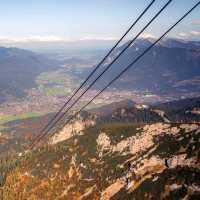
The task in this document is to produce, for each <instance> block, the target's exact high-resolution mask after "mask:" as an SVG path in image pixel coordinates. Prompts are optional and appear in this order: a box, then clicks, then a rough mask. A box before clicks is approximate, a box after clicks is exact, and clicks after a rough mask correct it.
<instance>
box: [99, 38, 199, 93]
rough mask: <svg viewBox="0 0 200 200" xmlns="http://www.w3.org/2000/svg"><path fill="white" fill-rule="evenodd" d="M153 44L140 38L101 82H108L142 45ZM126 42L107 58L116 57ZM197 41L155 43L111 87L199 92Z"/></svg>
mask: <svg viewBox="0 0 200 200" xmlns="http://www.w3.org/2000/svg"><path fill="white" fill-rule="evenodd" d="M150 44H152V40H149V39H139V40H137V41H136V42H135V44H133V45H132V46H131V47H130V48H129V49H128V50H127V52H126V53H125V54H124V55H123V56H122V57H121V58H120V59H119V61H118V62H117V63H116V64H114V66H113V69H112V70H110V71H109V73H108V74H107V78H104V80H103V81H102V83H103V82H105V81H109V80H110V79H111V77H113V75H116V74H117V73H118V72H119V71H121V70H122V69H123V68H124V67H126V66H127V65H128V64H129V63H131V62H132V61H133V60H134V59H135V58H136V57H137V56H138V55H140V54H141V53H142V52H143V50H144V48H146V47H148V46H149V45H150ZM126 45H127V43H126V44H124V45H123V46H121V47H119V48H118V49H117V50H116V51H115V52H114V53H113V54H112V55H111V56H110V58H109V60H111V59H113V58H115V57H116V56H117V55H118V54H119V52H120V51H121V50H122V49H123V48H124V47H125V46H126ZM199 77H200V43H199V42H196V43H195V42H182V41H179V40H165V41H163V42H161V43H159V44H158V45H156V46H155V47H154V48H153V49H152V50H151V51H150V52H149V53H147V54H146V55H145V56H144V57H143V59H142V60H141V61H139V62H137V63H136V64H135V65H134V66H133V67H132V68H131V69H130V70H129V71H128V72H127V73H126V74H125V75H123V76H122V77H121V79H120V80H119V81H117V82H116V84H114V85H113V87H116V88H120V89H129V90H134V89H137V90H142V91H146V90H149V91H151V92H156V93H159V94H160V93H174V92H176V93H177V92H179V93H184V92H198V91H199V89H200V86H199V85H200V84H199V79H200V78H199Z"/></svg>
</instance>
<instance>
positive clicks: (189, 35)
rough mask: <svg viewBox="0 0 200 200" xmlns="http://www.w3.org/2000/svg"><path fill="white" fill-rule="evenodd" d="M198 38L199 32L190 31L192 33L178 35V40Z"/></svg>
mask: <svg viewBox="0 0 200 200" xmlns="http://www.w3.org/2000/svg"><path fill="white" fill-rule="evenodd" d="M197 36H200V32H199V31H190V32H187V33H186V32H181V33H178V38H184V39H187V38H190V37H197Z"/></svg>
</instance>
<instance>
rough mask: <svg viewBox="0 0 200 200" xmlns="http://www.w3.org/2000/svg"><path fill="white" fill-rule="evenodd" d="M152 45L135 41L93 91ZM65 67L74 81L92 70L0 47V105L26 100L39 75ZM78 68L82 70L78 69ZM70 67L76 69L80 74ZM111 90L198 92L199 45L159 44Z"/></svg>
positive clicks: (199, 78) (172, 40)
mask: <svg viewBox="0 0 200 200" xmlns="http://www.w3.org/2000/svg"><path fill="white" fill-rule="evenodd" d="M153 41H154V40H153V39H138V40H137V41H136V42H135V44H133V45H132V46H131V47H130V48H129V49H128V50H127V52H126V53H125V54H124V55H123V56H122V57H121V58H120V59H119V61H118V62H116V64H114V65H113V67H112V70H109V72H108V73H107V74H106V75H105V77H104V78H103V81H102V82H98V84H97V85H96V88H100V87H102V85H103V84H105V83H107V82H108V81H109V80H111V78H112V77H113V76H115V75H116V74H118V73H119V71H121V70H122V69H123V68H124V67H126V66H127V65H128V64H129V63H130V62H131V61H133V60H134V58H136V57H137V56H138V55H139V54H140V53H141V52H143V50H144V48H146V47H148V46H149V45H150V44H152V42H153ZM126 45H127V43H126V44H124V45H122V46H120V47H119V48H118V49H116V50H115V51H114V52H113V53H112V55H111V56H110V58H109V59H108V60H109V62H110V61H111V60H112V59H113V58H114V57H116V55H117V54H119V52H120V51H121V50H122V49H123V48H124V47H125V46H126ZM80 61H81V62H80ZM76 62H78V63H77V65H76ZM91 63H92V62H91ZM66 64H67V65H68V66H69V72H68V73H73V75H74V76H76V77H77V78H78V79H83V77H85V76H87V74H88V73H89V71H90V70H92V69H90V68H87V66H86V65H87V62H85V61H84V62H83V61H82V59H81V60H80V59H77V58H76V59H74V58H72V59H68V60H67V61H65V62H64V61H63V63H62V61H60V60H56V59H50V58H48V57H46V56H44V55H40V54H38V53H34V52H31V51H27V50H22V49H18V48H5V47H0V102H3V101H4V100H6V99H8V98H9V97H10V96H11V97H24V96H26V94H27V91H28V90H29V89H31V88H33V87H35V80H36V78H37V76H38V75H39V74H40V73H42V72H46V71H50V70H57V69H58V66H63V65H66ZM82 65H84V66H85V67H82V68H81V66H82ZM70 66H71V68H70ZM73 66H80V70H78V69H77V67H73ZM105 66H106V65H105ZM105 66H104V67H105ZM73 70H74V71H73ZM112 87H113V88H118V89H124V90H135V89H136V90H141V91H150V92H153V93H158V94H163V93H181V94H182V93H188V92H198V91H200V42H198V41H197V42H196V41H187V42H186V41H182V40H175V39H165V40H163V41H162V42H160V43H159V44H158V45H156V46H155V48H153V49H152V50H151V51H150V52H149V53H148V54H147V55H146V56H144V57H143V59H142V60H141V61H139V62H138V63H136V65H134V66H133V68H132V69H130V70H129V71H128V72H127V73H126V74H125V75H124V76H122V77H121V78H120V80H118V81H117V82H116V83H115V84H114V85H113V86H112Z"/></svg>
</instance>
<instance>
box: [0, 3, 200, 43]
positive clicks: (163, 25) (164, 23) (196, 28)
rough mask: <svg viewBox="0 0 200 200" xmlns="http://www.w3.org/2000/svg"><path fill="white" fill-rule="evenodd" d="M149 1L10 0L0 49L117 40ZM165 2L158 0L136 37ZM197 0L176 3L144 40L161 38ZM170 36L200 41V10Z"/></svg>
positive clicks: (2, 16)
mask: <svg viewBox="0 0 200 200" xmlns="http://www.w3.org/2000/svg"><path fill="white" fill-rule="evenodd" d="M150 1H151V0H6V1H1V2H0V9H1V12H0V24H1V26H0V45H15V46H17V45H21V44H24V45H25V44H29V45H30V46H31V45H35V44H37V43H44V44H47V43H48V44H49V43H56V44H60V43H67V44H71V45H73V44H75V43H83V44H90V43H93V44H94V43H95V44H97V43H101V44H103V43H109V42H110V41H114V40H116V39H117V38H119V37H120V36H121V35H122V33H124V31H125V30H126V28H128V26H130V24H131V23H132V22H133V21H134V19H136V17H137V16H138V14H139V13H141V12H142V10H143V9H144V8H145V6H147V4H148V3H149V2H150ZM166 2H167V0H157V1H156V2H155V3H154V5H153V6H152V8H151V9H150V10H149V12H148V13H147V14H146V16H145V17H143V19H142V20H141V22H140V23H138V26H137V27H136V28H135V29H134V31H133V32H132V33H131V34H130V35H129V36H128V37H131V36H133V34H136V33H137V32H138V31H139V30H140V29H141V28H142V26H144V23H145V22H147V21H148V19H150V18H151V17H152V16H153V15H154V14H155V12H156V11H158V9H160V8H161V6H163V5H164V4H165V3H166ZM197 2H198V0H173V1H172V3H171V4H170V5H169V7H168V8H167V9H166V11H165V12H163V14H162V15H161V16H160V18H159V20H156V21H155V22H154V23H153V24H152V26H151V28H149V29H148V30H147V31H146V32H145V33H144V35H143V36H144V37H149V36H151V37H158V36H159V34H161V33H162V32H163V31H165V29H167V28H168V27H169V26H170V25H171V24H172V23H173V22H175V20H177V19H178V18H179V17H180V16H181V15H182V14H184V12H186V10H187V9H189V8H191V7H192V6H193V5H194V4H195V3H197ZM169 37H176V38H182V39H189V40H198V39H199V38H200V6H199V7H198V8H197V9H196V10H195V11H194V12H193V13H192V14H191V15H190V16H189V17H188V18H187V19H186V20H184V21H183V22H182V23H181V24H180V25H179V26H178V27H177V28H176V30H174V31H173V32H172V33H171V34H170V35H169Z"/></svg>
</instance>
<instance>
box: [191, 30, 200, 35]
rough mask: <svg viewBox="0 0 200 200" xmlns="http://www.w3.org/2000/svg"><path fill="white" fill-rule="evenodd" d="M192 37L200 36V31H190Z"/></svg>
mask: <svg viewBox="0 0 200 200" xmlns="http://www.w3.org/2000/svg"><path fill="white" fill-rule="evenodd" d="M190 35H192V36H200V31H190Z"/></svg>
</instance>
